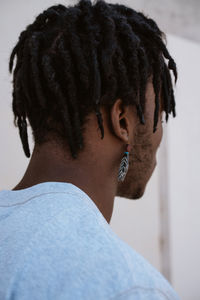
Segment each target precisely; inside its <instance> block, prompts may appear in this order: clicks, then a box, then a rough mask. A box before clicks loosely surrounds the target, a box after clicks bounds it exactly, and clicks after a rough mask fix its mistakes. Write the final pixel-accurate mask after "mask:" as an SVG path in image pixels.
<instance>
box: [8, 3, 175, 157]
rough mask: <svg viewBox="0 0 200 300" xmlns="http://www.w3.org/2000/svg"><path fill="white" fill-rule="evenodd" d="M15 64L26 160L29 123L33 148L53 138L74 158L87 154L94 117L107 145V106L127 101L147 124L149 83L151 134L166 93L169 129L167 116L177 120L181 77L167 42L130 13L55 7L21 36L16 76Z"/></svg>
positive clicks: (117, 8)
mask: <svg viewBox="0 0 200 300" xmlns="http://www.w3.org/2000/svg"><path fill="white" fill-rule="evenodd" d="M15 57H16V64H15V69H14V74H13V106H12V107H13V112H14V124H15V126H18V127H19V133H20V137H21V141H22V144H23V149H24V152H25V154H26V156H27V157H30V151H29V145H28V137H27V123H26V118H28V120H29V122H30V125H31V127H32V131H33V136H34V140H35V143H38V144H42V143H43V142H44V141H45V139H46V138H47V134H49V133H52V134H55V136H57V137H58V138H59V139H60V141H62V140H65V141H66V140H67V143H68V145H69V149H70V151H71V154H72V157H74V158H76V157H77V153H78V151H79V150H80V149H82V148H83V142H84V141H83V135H82V133H83V125H84V122H85V120H86V116H87V115H88V114H89V113H90V112H93V111H94V112H95V113H96V116H97V121H98V126H99V128H100V130H101V138H103V137H104V127H103V120H102V115H101V112H100V107H101V106H102V105H104V106H106V107H108V108H110V107H112V105H113V104H114V102H115V101H116V99H118V98H121V99H122V101H123V104H124V105H130V104H132V105H136V107H137V112H138V116H139V118H140V122H141V123H142V124H144V123H145V120H144V115H143V113H144V109H145V90H146V84H147V81H148V79H149V78H150V75H153V77H152V78H153V87H154V91H155V104H156V106H155V113H154V128H153V132H155V131H156V126H157V122H158V113H159V105H160V97H159V93H160V91H162V97H163V101H164V102H163V103H164V111H165V113H166V122H167V120H168V114H170V113H171V112H173V116H174V117H175V115H176V113H175V100H174V92H173V87H172V80H171V73H170V69H171V70H172V71H173V74H174V76H175V83H176V80H177V70H176V64H175V62H174V60H173V59H172V57H171V56H170V54H169V52H168V50H167V48H166V36H165V34H164V33H163V32H162V31H160V29H159V28H158V26H157V24H156V23H155V21H153V20H152V19H150V18H148V17H146V16H145V15H144V14H143V13H141V12H136V11H135V10H133V9H131V8H129V7H126V6H124V5H119V4H110V3H106V2H105V1H103V0H100V1H98V0H97V1H96V2H95V3H93V4H92V3H91V1H90V0H80V1H79V2H78V3H77V4H76V5H74V6H68V7H65V6H63V5H55V6H52V7H49V8H48V9H47V10H45V11H44V12H43V13H41V14H40V15H38V16H37V17H36V19H35V21H34V22H33V23H32V24H30V25H29V26H27V27H26V30H25V31H23V32H22V33H21V35H20V37H19V41H18V43H17V44H16V46H15V47H14V49H13V51H12V53H11V56H10V63H9V70H10V72H12V69H13V62H14V58H15ZM166 59H168V65H167V64H166V61H165V60H166Z"/></svg>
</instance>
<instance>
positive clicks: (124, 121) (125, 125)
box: [110, 99, 137, 144]
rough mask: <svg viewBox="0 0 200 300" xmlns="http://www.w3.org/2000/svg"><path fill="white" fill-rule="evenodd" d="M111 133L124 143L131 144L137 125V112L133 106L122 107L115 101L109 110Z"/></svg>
mask: <svg viewBox="0 0 200 300" xmlns="http://www.w3.org/2000/svg"><path fill="white" fill-rule="evenodd" d="M110 119H111V125H112V129H113V133H114V134H115V135H116V136H117V137H118V138H119V139H121V140H122V141H123V142H124V143H128V144H133V138H134V131H135V127H136V123H137V112H136V107H135V106H134V105H124V104H123V102H122V100H121V99H117V100H116V101H115V103H114V104H113V106H112V108H111V110H110Z"/></svg>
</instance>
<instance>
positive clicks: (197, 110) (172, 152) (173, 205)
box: [168, 36, 200, 300]
mask: <svg viewBox="0 0 200 300" xmlns="http://www.w3.org/2000/svg"><path fill="white" fill-rule="evenodd" d="M169 48H170V49H171V51H172V52H173V53H174V57H175V60H176V61H177V64H178V66H179V73H180V79H179V84H178V86H177V117H176V118H175V119H173V120H171V121H170V123H169V124H168V125H169V143H168V150H169V194H170V195H169V196H170V225H171V229H170V237H171V266H172V281H173V283H174V285H175V287H176V288H177V290H178V291H179V292H180V295H181V296H182V299H185V300H186V299H192V300H199V299H200V196H199V186H200V94H199V91H200V84H199V78H200V76H199V70H200V59H199V56H200V44H195V43H192V42H189V41H188V40H184V39H180V38H177V37H173V36H170V39H169Z"/></svg>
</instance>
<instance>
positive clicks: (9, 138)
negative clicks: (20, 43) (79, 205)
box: [0, 0, 200, 300]
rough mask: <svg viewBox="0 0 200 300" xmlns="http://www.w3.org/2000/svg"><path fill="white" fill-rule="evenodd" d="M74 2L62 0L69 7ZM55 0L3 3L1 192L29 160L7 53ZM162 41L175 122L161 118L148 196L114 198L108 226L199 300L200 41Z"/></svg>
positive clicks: (184, 294)
mask: <svg viewBox="0 0 200 300" xmlns="http://www.w3.org/2000/svg"><path fill="white" fill-rule="evenodd" d="M76 2H77V1H60V3H65V4H66V5H68V4H74V3H76ZM110 2H115V1H110ZM118 2H121V3H123V4H127V2H128V5H129V6H132V7H133V8H134V5H133V4H134V1H118ZM136 2H138V1H136ZM144 2H145V1H143V3H144ZM151 2H152V1H151ZM156 2H158V1H156ZM160 2H162V1H160ZM55 3H58V2H54V1H52V0H43V1H39V0H35V1H27V0H26V1H25V0H18V1H11V0H8V1H2V0H1V2H0V35H1V45H0V66H1V68H0V105H1V106H0V120H1V123H0V141H1V142H0V143H1V145H0V146H1V147H0V149H1V155H0V189H11V188H13V186H15V185H16V183H17V182H18V181H19V180H20V178H21V177H22V175H23V173H24V171H25V169H26V166H27V164H28V159H27V158H26V157H25V156H24V153H23V151H22V146H21V143H20V139H19V136H18V131H17V129H16V128H14V126H13V116H12V106H11V103H12V97H11V92H12V86H11V77H10V75H9V74H8V58H9V54H10V51H11V49H12V47H13V46H14V44H15V42H16V41H17V39H18V36H19V34H20V32H21V31H22V30H23V29H24V27H25V26H26V25H27V24H29V23H30V22H32V21H33V20H34V17H35V16H36V15H37V14H38V13H40V12H41V11H42V10H43V9H45V8H47V7H48V6H50V5H54V4H55ZM171 5H172V4H171ZM158 25H159V23H158ZM167 33H168V32H167ZM167 40H168V49H169V51H170V53H171V55H172V57H173V58H174V59H175V61H176V63H177V67H178V72H179V80H178V83H177V86H176V88H175V96H176V103H177V106H176V107H177V117H176V118H174V119H173V118H172V116H170V117H169V122H168V124H165V123H163V125H164V135H163V140H162V143H161V146H160V148H159V150H158V157H157V161H158V165H157V167H156V169H155V171H154V173H153V176H152V177H151V179H150V181H149V183H148V185H147V188H146V193H145V195H144V196H143V197H142V198H141V199H139V200H136V201H131V200H128V199H125V198H118V197H116V199H115V204H114V213H113V216H112V220H111V227H112V228H113V230H114V231H115V232H116V233H117V234H118V235H119V236H120V237H121V238H122V239H123V240H125V241H126V242H127V243H128V244H130V245H131V246H132V247H133V248H134V249H136V250H137V251H138V252H139V253H141V254H142V255H143V256H144V257H145V258H147V259H148V260H149V261H150V262H151V263H152V264H153V265H154V266H155V267H156V268H157V269H159V270H160V271H161V272H162V273H163V274H164V275H165V276H166V277H167V278H168V279H169V280H170V281H171V283H172V285H173V286H174V288H175V290H176V291H177V292H178V294H179V295H180V297H181V299H183V300H198V299H200V285H199V278H200V258H199V253H200V239H199V238H200V218H199V215H200V201H199V200H200V199H199V198H200V197H199V185H200V176H199V174H200V160H199V154H200V140H199V138H200V125H199V124H200V117H199V114H200V113H199V111H200V98H199V69H200V60H199V54H200V45H199V44H198V42H194V41H191V40H188V39H185V38H180V37H179V36H178V35H172V34H167ZM31 140H32V138H31V133H30V129H29V142H30V144H31V145H32V143H31V142H32V141H31Z"/></svg>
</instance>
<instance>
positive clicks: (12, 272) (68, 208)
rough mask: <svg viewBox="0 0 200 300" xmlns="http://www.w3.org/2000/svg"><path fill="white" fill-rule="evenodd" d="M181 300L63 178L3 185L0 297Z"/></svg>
mask: <svg viewBox="0 0 200 300" xmlns="http://www.w3.org/2000/svg"><path fill="white" fill-rule="evenodd" d="M11 299H12V300H16V299H17V300H40V299H41V300H79V299H80V300H82V299H83V300H122V299H123V300H133V299H134V300H158V299H159V300H178V299H179V298H178V296H177V294H176V293H175V291H174V290H173V288H172V287H171V285H170V284H169V283H168V281H167V280H166V279H165V278H164V277H163V276H162V275H161V274H160V273H159V272H158V271H157V270H156V269H155V268H153V266H151V265H150V264H149V263H148V262H147V261H146V260H145V259H144V258H143V257H142V256H141V255H139V254H138V253H137V252H136V251H135V250H133V249H132V248H131V247H130V246H129V245H128V244H126V243H125V242H124V241H122V240H121V239H120V238H119V237H118V236H117V235H116V234H115V233H114V232H113V230H112V229H111V227H110V225H109V224H108V223H107V221H106V219H105V218H104V217H103V215H102V213H101V212H100V210H99V209H98V208H97V206H96V204H95V203H94V202H93V201H92V199H91V198H90V197H89V196H88V195H87V194H86V193H85V192H84V191H83V190H81V189H80V188H78V187H77V186H75V185H73V184H71V183H64V182H44V183H40V184H37V185H34V186H32V187H29V188H26V189H23V190H17V191H10V190H3V191H0V300H11Z"/></svg>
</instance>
